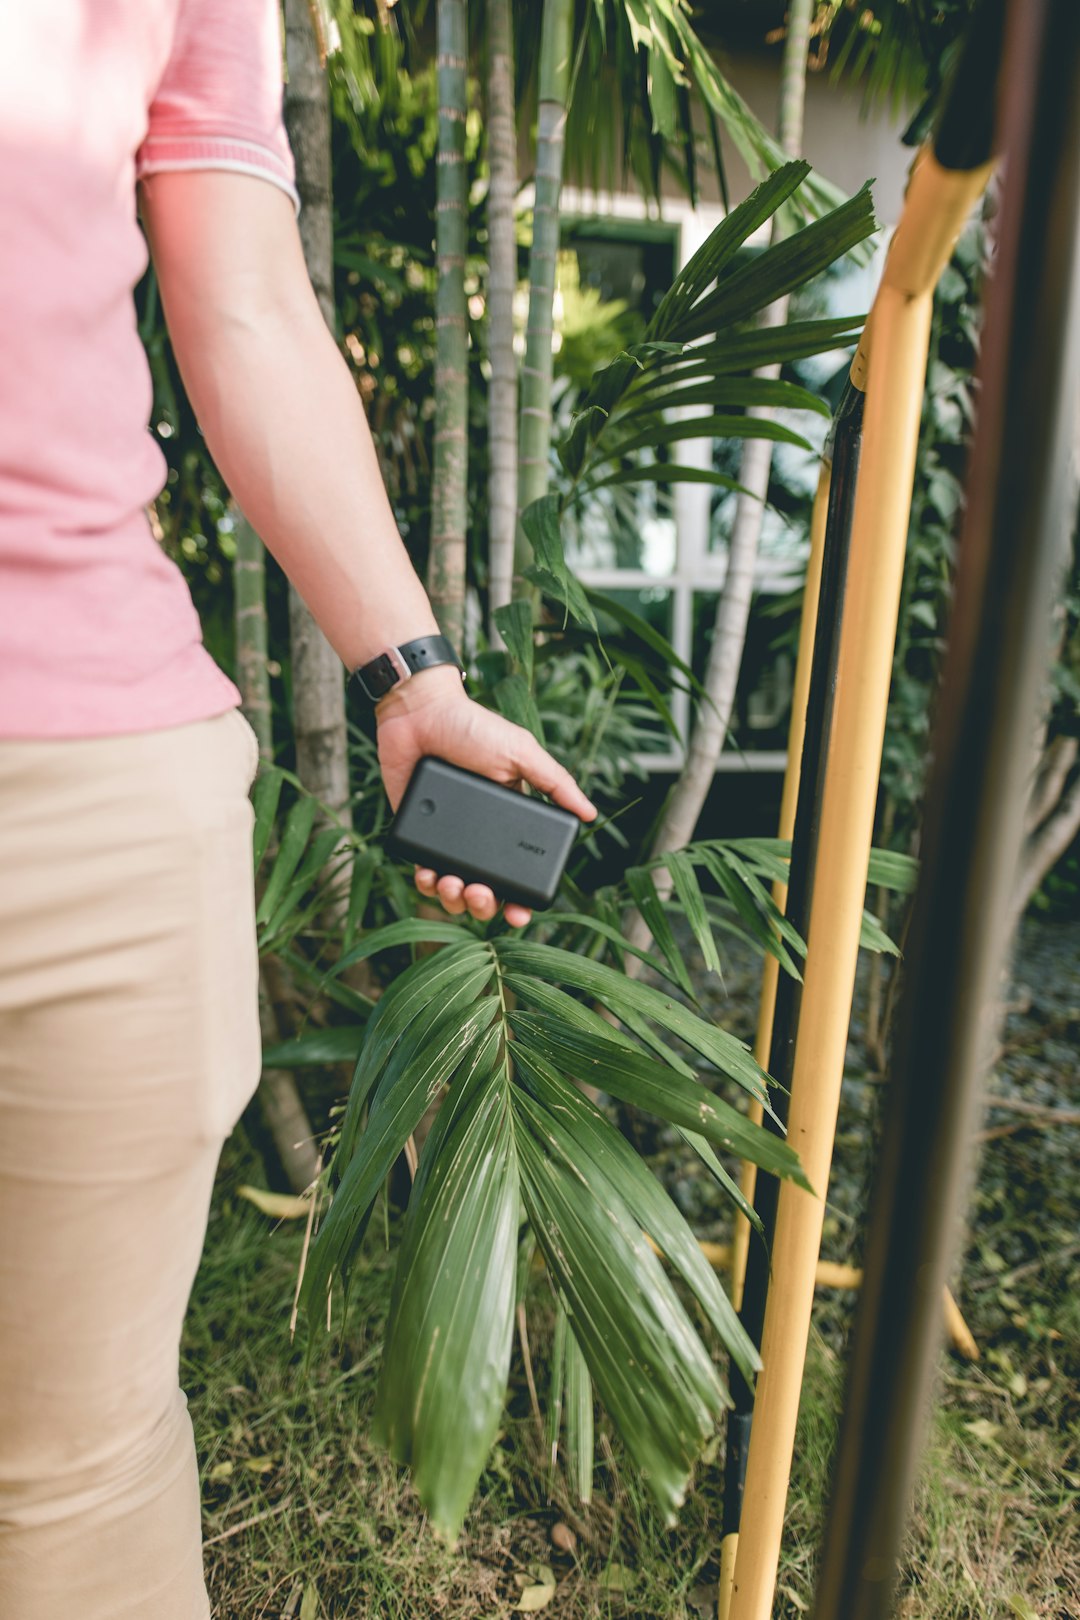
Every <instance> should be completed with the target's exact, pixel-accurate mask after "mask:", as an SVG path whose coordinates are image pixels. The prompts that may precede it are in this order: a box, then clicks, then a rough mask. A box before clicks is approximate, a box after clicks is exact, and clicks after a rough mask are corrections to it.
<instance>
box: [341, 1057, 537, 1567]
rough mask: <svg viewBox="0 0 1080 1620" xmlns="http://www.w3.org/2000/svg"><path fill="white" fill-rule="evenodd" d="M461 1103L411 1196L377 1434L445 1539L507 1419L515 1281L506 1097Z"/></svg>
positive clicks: (483, 1082) (453, 1531)
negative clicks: (405, 1469)
mask: <svg viewBox="0 0 1080 1620" xmlns="http://www.w3.org/2000/svg"><path fill="white" fill-rule="evenodd" d="M478 1080H479V1083H477V1081H478ZM457 1089H459V1090H464V1088H462V1087H460V1086H459V1087H458V1088H457ZM465 1095H467V1097H468V1102H467V1105H466V1106H465V1107H464V1110H463V1112H462V1113H461V1114H460V1115H459V1117H458V1118H457V1119H456V1120H455V1123H454V1128H453V1130H452V1132H451V1133H450V1135H449V1138H448V1139H447V1140H446V1141H444V1142H443V1143H441V1144H440V1147H441V1150H440V1151H439V1152H438V1153H437V1155H435V1157H434V1160H433V1166H432V1169H431V1172H430V1175H429V1177H428V1178H427V1180H426V1183H425V1185H424V1187H423V1191H422V1196H420V1197H417V1189H415V1188H414V1192H413V1197H412V1199H411V1200H410V1203H409V1211H408V1215H407V1217H406V1222H405V1232H404V1236H403V1239H402V1245H401V1251H400V1254H399V1256H398V1263H397V1271H396V1281H395V1288H394V1295H393V1299H392V1301H391V1306H390V1317H389V1321H388V1325H387V1330H386V1343H385V1349H384V1352H383V1360H382V1371H381V1374H380V1378H379V1387H378V1393H377V1396H376V1405H375V1419H374V1425H373V1433H374V1436H375V1438H376V1440H377V1441H378V1442H379V1443H380V1444H383V1445H385V1446H386V1447H387V1448H388V1449H389V1451H390V1453H391V1455H392V1456H393V1457H394V1458H395V1459H396V1460H397V1461H398V1462H399V1463H407V1464H409V1465H410V1466H411V1468H412V1473H413V1483H414V1485H415V1486H416V1489H417V1492H418V1493H419V1496H420V1500H421V1501H422V1502H423V1504H424V1507H425V1508H426V1510H427V1512H428V1513H429V1514H430V1516H431V1521H432V1524H433V1525H434V1527H435V1529H436V1530H437V1531H438V1532H439V1533H440V1534H441V1535H443V1536H445V1537H447V1538H448V1539H450V1540H453V1539H454V1538H456V1536H457V1534H458V1532H459V1530H460V1529H461V1526H462V1523H463V1521H464V1518H465V1513H466V1510H467V1508H468V1505H469V1501H470V1499H471V1497H472V1494H473V1491H474V1490H475V1489H476V1485H477V1483H478V1481H479V1479H480V1475H481V1473H482V1471H483V1468H484V1464H485V1463H486V1462H487V1459H488V1456H489V1454H490V1452H491V1447H492V1444H493V1443H494V1440H495V1436H496V1433H497V1432H498V1427H499V1422H500V1419H501V1417H502V1412H503V1406H504V1403H505V1400H506V1384H507V1378H508V1376H509V1371H510V1351H511V1345H512V1341H513V1325H514V1283H515V1277H516V1270H517V1225H518V1196H519V1194H518V1172H517V1154H516V1151H515V1147H514V1137H513V1131H512V1127H511V1120H510V1110H509V1106H508V1097H507V1094H506V1090H505V1088H503V1087H500V1086H497V1085H493V1084H491V1083H490V1078H489V1077H488V1076H485V1075H483V1074H481V1075H480V1076H479V1077H477V1076H475V1075H474V1076H473V1079H472V1082H471V1083H470V1088H469V1091H468V1092H465Z"/></svg>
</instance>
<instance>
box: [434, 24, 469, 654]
mask: <svg viewBox="0 0 1080 1620" xmlns="http://www.w3.org/2000/svg"><path fill="white" fill-rule="evenodd" d="M436 29H437V46H436V53H437V54H436V66H437V71H438V82H439V143H438V156H437V160H436V161H437V168H436V183H435V198H436V200H435V260H436V267H437V272H438V283H437V288H436V294H435V328H436V351H435V457H434V484H433V489H432V497H431V551H430V554H429V557H428V578H427V586H428V594H429V595H430V597H431V601H432V605H433V607H434V609H435V612H436V615H437V616H438V620H439V624H440V625H441V627H442V629H443V632H444V633H445V634H446V635H448V636H449V637H450V640H451V641H452V642H453V643H454V645H455V646H456V647H460V646H461V644H462V632H463V630H464V621H465V519H466V488H467V480H468V457H469V441H468V402H469V383H468V345H469V334H468V327H467V324H466V313H465V247H466V229H467V225H466V200H467V199H466V186H467V177H466V170H465V115H466V111H467V99H466V98H467V83H466V66H467V53H468V6H467V0H438V11H437V21H436Z"/></svg>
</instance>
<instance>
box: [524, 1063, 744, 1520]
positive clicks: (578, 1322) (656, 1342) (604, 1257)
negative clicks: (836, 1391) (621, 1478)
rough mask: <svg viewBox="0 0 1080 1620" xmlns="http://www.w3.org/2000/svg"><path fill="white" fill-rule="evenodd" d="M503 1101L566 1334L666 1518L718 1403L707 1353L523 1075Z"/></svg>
mask: <svg viewBox="0 0 1080 1620" xmlns="http://www.w3.org/2000/svg"><path fill="white" fill-rule="evenodd" d="M513 1105H514V1115H515V1118H516V1119H517V1120H519V1121H520V1122H521V1124H522V1125H523V1126H524V1127H525V1128H523V1129H520V1130H519V1132H518V1154H519V1163H520V1167H521V1186H522V1195H523V1198H524V1201H525V1207H526V1211H527V1213H528V1216H529V1219H530V1221H531V1222H532V1225H533V1227H534V1229H535V1231H536V1235H537V1240H538V1242H539V1244H540V1248H541V1250H542V1251H543V1255H544V1259H545V1261H546V1263H547V1267H548V1271H549V1273H550V1275H551V1277H552V1280H553V1282H554V1283H555V1286H556V1289H557V1291H558V1293H559V1295H560V1297H561V1299H562V1300H563V1303H564V1305H565V1307H566V1309H567V1311H568V1313H569V1317H570V1330H571V1334H572V1336H573V1339H575V1340H576V1341H577V1344H578V1345H579V1346H580V1349H581V1351H582V1353H583V1355H584V1357H585V1361H586V1363H587V1365H588V1369H589V1372H590V1373H591V1375H592V1377H593V1379H594V1380H595V1383H596V1387H597V1390H598V1392H599V1394H600V1398H601V1399H602V1400H603V1402H604V1404H605V1406H606V1407H607V1409H608V1411H609V1412H610V1413H611V1415H612V1418H613V1420H614V1422H615V1424H616V1426H617V1428H618V1430H619V1433H620V1435H621V1436H622V1438H623V1441H624V1443H625V1445H626V1447H627V1450H628V1451H629V1453H630V1455H631V1457H632V1458H633V1459H634V1461H635V1462H636V1463H637V1465H638V1466H639V1467H640V1468H641V1470H642V1472H643V1474H644V1475H645V1478H646V1480H647V1483H648V1486H649V1489H650V1491H651V1492H652V1493H653V1495H654V1497H655V1499H656V1501H657V1503H658V1505H659V1507H660V1510H661V1512H662V1513H663V1514H664V1515H665V1517H666V1518H667V1520H668V1521H669V1522H671V1521H672V1520H673V1518H674V1510H675V1508H676V1507H678V1506H679V1504H680V1503H681V1501H682V1499H683V1495H684V1493H685V1489H686V1481H687V1476H688V1474H689V1470H690V1468H691V1466H692V1465H693V1462H694V1460H695V1459H696V1457H697V1456H698V1454H699V1452H700V1451H701V1448H702V1446H703V1445H704V1443H705V1441H706V1440H707V1439H708V1437H709V1436H710V1434H711V1433H712V1432H713V1430H714V1428H715V1425H716V1423H717V1420H718V1418H719V1414H720V1411H721V1410H722V1406H723V1391H722V1389H721V1387H720V1384H719V1381H718V1379H717V1376H716V1372H715V1369H714V1367H713V1365H712V1361H711V1359H710V1358H709V1356H708V1355H707V1354H706V1352H705V1349H704V1346H703V1345H702V1343H701V1340H700V1339H699V1338H698V1336H697V1333H696V1332H695V1331H694V1328H693V1324H692V1323H691V1321H690V1319H689V1317H688V1316H687V1314H686V1312H685V1310H684V1308H683V1306H682V1304H681V1303H680V1301H679V1299H678V1296H677V1295H676V1293H675V1291H674V1289H673V1288H672V1285H671V1283H670V1281H669V1280H668V1278H667V1276H666V1275H665V1273H664V1270H663V1267H662V1266H661V1265H660V1262H659V1261H658V1259H657V1258H656V1255H655V1254H654V1253H653V1251H652V1249H651V1248H650V1247H649V1245H648V1243H647V1242H646V1241H645V1239H644V1237H643V1235H642V1233H641V1230H640V1227H639V1226H638V1224H637V1221H636V1219H635V1217H634V1214H633V1212H632V1211H631V1210H630V1209H629V1208H628V1206H627V1204H626V1203H625V1201H624V1200H623V1199H621V1198H620V1197H618V1196H617V1195H616V1194H615V1193H614V1192H613V1190H612V1188H611V1187H610V1185H609V1184H607V1183H604V1184H603V1185H601V1186H599V1187H597V1188H594V1187H593V1186H591V1185H590V1184H589V1181H588V1179H587V1177H586V1176H584V1175H583V1174H582V1172H581V1170H580V1169H579V1168H578V1165H577V1144H576V1140H575V1138H574V1136H573V1135H572V1134H571V1133H570V1132H568V1131H567V1130H566V1128H565V1126H564V1124H563V1123H562V1121H561V1119H560V1118H559V1117H558V1116H557V1115H556V1114H554V1113H552V1112H550V1111H549V1110H547V1109H545V1108H544V1107H543V1105H542V1104H540V1103H539V1102H537V1101H536V1099H535V1098H533V1097H532V1096H531V1095H529V1094H528V1093H527V1092H526V1091H524V1090H523V1089H522V1088H521V1087H516V1088H515V1090H514V1093H513ZM566 1353H567V1358H568V1360H569V1358H570V1357H571V1356H572V1351H571V1348H570V1339H569V1336H568V1340H567V1346H566ZM567 1371H568V1373H569V1371H570V1367H569V1366H568V1369H567Z"/></svg>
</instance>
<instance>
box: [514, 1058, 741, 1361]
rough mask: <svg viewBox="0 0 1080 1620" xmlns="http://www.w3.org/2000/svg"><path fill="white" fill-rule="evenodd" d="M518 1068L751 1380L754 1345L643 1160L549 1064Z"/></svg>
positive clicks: (523, 1062)
mask: <svg viewBox="0 0 1080 1620" xmlns="http://www.w3.org/2000/svg"><path fill="white" fill-rule="evenodd" d="M517 1059H518V1054H517V1053H515V1060H517ZM519 1068H520V1070H521V1071H522V1072H523V1073H524V1074H525V1075H526V1077H527V1078H528V1080H529V1083H530V1086H531V1087H532V1089H534V1090H535V1092H536V1095H537V1097H538V1098H539V1100H540V1101H541V1102H542V1103H543V1104H544V1106H545V1107H546V1108H548V1109H549V1110H551V1112H553V1113H558V1114H560V1115H561V1116H564V1117H566V1118H567V1119H568V1121H569V1122H570V1123H571V1126H572V1134H573V1137H574V1140H575V1141H576V1142H577V1144H578V1151H579V1153H580V1155H581V1157H580V1163H581V1166H582V1168H583V1169H586V1168H587V1169H588V1174H589V1181H590V1185H596V1184H597V1180H602V1181H604V1182H606V1183H607V1184H609V1185H610V1186H612V1187H613V1188H614V1189H615V1190H616V1191H617V1192H618V1193H619V1194H620V1196H621V1197H622V1198H623V1199H624V1200H625V1202H626V1204H627V1205H628V1206H629V1208H630V1209H632V1210H633V1211H634V1212H635V1215H636V1216H637V1219H638V1222H639V1224H640V1226H641V1227H642V1229H643V1230H644V1231H645V1232H646V1233H647V1234H648V1236H649V1237H651V1238H652V1240H653V1242H654V1243H655V1244H656V1246H657V1247H658V1249H659V1250H660V1252H661V1254H662V1255H663V1256H664V1258H665V1259H666V1260H667V1261H668V1263H669V1265H671V1266H672V1267H673V1268H674V1269H675V1270H676V1271H677V1272H678V1273H679V1275H680V1276H681V1277H682V1279H683V1281H684V1282H685V1283H686V1285H687V1286H688V1287H689V1288H690V1289H691V1290H692V1292H693V1294H694V1295H695V1297H696V1298H697V1300H698V1302H699V1304H700V1305H701V1307H702V1309H703V1310H704V1312H705V1314H706V1316H707V1317H708V1319H709V1321H710V1322H711V1324H712V1326H713V1328H714V1329H715V1331H716V1333H717V1334H718V1336H719V1338H720V1341H721V1343H722V1344H723V1346H724V1348H725V1350H726V1351H727V1352H728V1354H729V1355H731V1356H732V1357H733V1359H734V1360H735V1363H736V1365H737V1366H738V1367H739V1369H740V1371H741V1372H742V1373H743V1375H744V1376H745V1377H746V1378H747V1379H752V1378H753V1375H754V1373H755V1372H756V1371H758V1369H759V1368H760V1366H761V1362H760V1358H759V1356H758V1353H757V1351H756V1349H755V1348H754V1344H753V1342H752V1340H751V1339H750V1338H749V1336H748V1334H747V1332H746V1330H745V1328H744V1327H743V1326H742V1324H741V1322H740V1321H739V1317H738V1313H737V1312H736V1310H735V1308H734V1306H733V1305H732V1303H731V1301H730V1300H729V1299H728V1297H727V1295H726V1294H725V1293H724V1290H723V1289H722V1288H721V1286H720V1283H719V1281H718V1280H717V1277H716V1273H715V1271H714V1270H713V1268H712V1266H710V1265H709V1263H708V1261H707V1260H706V1259H705V1257H704V1255H703V1254H702V1252H701V1247H700V1245H699V1244H698V1241H697V1239H696V1238H695V1236H694V1234H693V1232H692V1231H691V1230H690V1227H689V1226H688V1225H687V1223H686V1220H685V1218H684V1217H683V1215H682V1214H681V1213H680V1211H679V1210H678V1208H677V1207H676V1205H675V1204H674V1203H673V1202H672V1200H671V1198H670V1197H669V1196H668V1194H667V1193H666V1192H665V1190H664V1188H663V1187H662V1186H661V1184H660V1182H659V1181H658V1180H657V1179H656V1177H655V1176H654V1175H653V1173H652V1171H651V1170H650V1169H649V1167H648V1166H647V1165H646V1164H645V1162H644V1160H643V1159H642V1158H641V1155H640V1154H639V1153H637V1152H636V1151H635V1149H634V1148H633V1147H631V1145H630V1143H629V1142H628V1141H627V1140H626V1138H625V1137H624V1136H623V1134H622V1132H621V1131H619V1130H617V1129H616V1127H615V1126H613V1125H612V1124H611V1123H610V1121H608V1120H606V1119H605V1118H604V1116H603V1114H601V1112H600V1110H599V1109H598V1108H597V1107H596V1106H595V1105H594V1104H593V1103H591V1102H590V1101H589V1100H588V1098H587V1097H585V1096H583V1095H582V1093H581V1092H580V1091H578V1089H577V1087H576V1086H573V1085H568V1084H567V1082H566V1081H565V1080H563V1079H562V1078H561V1077H560V1076H559V1075H558V1074H557V1073H556V1072H555V1071H554V1070H553V1069H551V1068H550V1067H549V1066H548V1065H547V1064H545V1063H543V1062H542V1061H540V1060H539V1059H537V1058H535V1057H534V1056H532V1055H529V1056H525V1055H521V1056H520V1063H519ZM594 1178H596V1179H594Z"/></svg>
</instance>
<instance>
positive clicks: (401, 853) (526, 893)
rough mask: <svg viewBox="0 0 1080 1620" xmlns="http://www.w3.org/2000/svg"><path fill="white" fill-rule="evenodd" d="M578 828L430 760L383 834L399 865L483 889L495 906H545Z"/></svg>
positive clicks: (509, 791)
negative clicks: (505, 903)
mask: <svg viewBox="0 0 1080 1620" xmlns="http://www.w3.org/2000/svg"><path fill="white" fill-rule="evenodd" d="M580 826H581V822H580V821H579V820H578V818H577V816H575V815H572V814H571V813H570V811H569V810H560V809H559V807H558V806H557V805H554V804H548V803H547V801H546V800H544V799H527V798H526V797H525V795H524V794H522V793H516V792H515V791H514V790H513V788H508V787H503V786H502V785H501V784H500V783H498V782H490V781H489V780H488V779H487V777H486V776H477V775H475V774H474V772H472V771H463V770H462V769H461V768H460V767H459V766H457V765H448V764H447V763H446V761H445V760H442V759H434V758H432V757H431V756H430V755H425V757H424V758H423V759H422V760H421V761H420V763H419V764H418V765H417V767H416V769H415V770H414V771H413V774H412V776H411V778H410V780H409V785H408V787H407V788H406V789H405V797H404V798H403V799H402V801H401V803H400V805H399V806H398V812H397V815H396V816H395V817H394V821H393V824H392V826H391V828H390V831H389V833H388V834H387V839H386V847H387V849H388V850H389V851H390V853H391V854H392V855H396V856H397V857H398V858H399V859H401V860H406V861H415V862H416V864H417V865H418V866H430V867H431V868H432V870H433V871H435V872H438V873H439V875H440V876H450V875H451V874H453V876H455V877H460V878H464V880H465V882H466V883H486V884H487V885H488V887H489V888H491V889H494V891H495V894H496V896H497V897H498V898H499V899H500V900H513V901H516V902H517V904H518V905H522V906H532V907H535V908H537V909H540V908H543V907H545V906H550V904H551V902H552V901H553V900H554V898H555V895H556V893H557V891H558V887H559V883H560V882H561V880H562V875H563V871H564V870H565V867H566V861H567V857H568V856H569V854H570V849H571V846H572V845H573V842H574V839H575V837H576V836H577V832H578V829H579V827H580Z"/></svg>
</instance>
